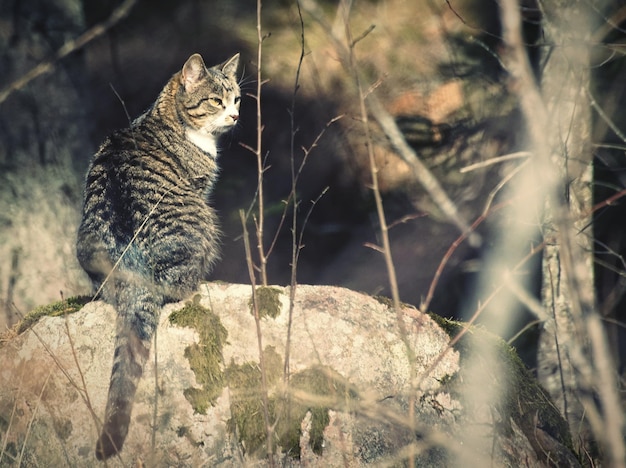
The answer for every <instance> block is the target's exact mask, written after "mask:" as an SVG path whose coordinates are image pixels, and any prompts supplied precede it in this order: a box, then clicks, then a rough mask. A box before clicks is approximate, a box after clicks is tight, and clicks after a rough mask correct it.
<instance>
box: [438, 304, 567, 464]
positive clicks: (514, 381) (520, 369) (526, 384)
mask: <svg viewBox="0 0 626 468" xmlns="http://www.w3.org/2000/svg"><path fill="white" fill-rule="evenodd" d="M429 316H430V317H431V318H432V319H433V320H434V321H435V322H436V323H437V324H438V325H439V326H440V327H441V328H442V329H443V330H444V331H445V332H446V333H447V334H448V335H449V336H450V338H451V339H452V338H454V337H456V336H457V335H458V334H459V333H461V332H462V331H463V330H464V329H465V328H467V326H468V325H467V324H464V323H462V322H457V321H454V320H450V319H446V318H443V317H441V316H439V315H437V314H433V313H430V314H429ZM476 340H486V341H488V342H490V345H491V349H493V352H495V353H497V356H496V360H497V361H498V362H500V363H502V366H500V369H502V370H503V371H504V372H505V375H493V376H492V377H493V378H492V379H491V380H492V382H496V383H497V384H499V385H501V386H502V389H501V390H500V392H499V394H500V395H502V397H501V399H500V401H498V402H494V404H495V406H496V407H497V408H498V410H499V412H500V413H501V415H502V417H503V419H506V417H510V418H511V419H512V420H513V421H515V423H516V424H517V425H518V426H519V427H520V429H521V430H522V431H523V432H524V433H525V434H526V437H527V438H528V440H529V441H530V442H531V444H533V446H534V442H535V441H536V431H537V429H541V430H543V431H545V432H546V433H547V434H549V435H550V436H551V437H552V438H554V439H555V440H556V441H557V442H558V443H559V444H561V445H563V446H564V447H565V448H566V449H567V450H569V451H571V453H572V454H574V453H575V452H574V450H573V445H572V438H571V434H570V431H569V427H568V426H567V422H566V421H565V419H564V418H563V417H562V416H561V414H560V412H559V411H558V409H557V408H556V407H555V406H554V403H553V402H552V400H551V399H550V397H549V395H548V393H547V392H546V390H545V389H544V388H543V387H542V386H541V385H540V384H539V382H538V381H537V380H536V379H535V377H534V376H533V375H532V374H531V373H530V371H529V370H528V369H527V368H526V366H525V365H524V363H523V362H522V360H521V359H520V358H519V356H518V355H517V352H516V351H515V349H514V348H513V347H511V346H509V345H508V344H507V343H506V342H505V341H504V340H502V339H501V338H499V337H497V336H495V335H493V334H491V333H489V332H487V331H486V330H484V329H483V328H481V327H480V326H470V328H469V330H468V331H467V333H466V334H465V335H464V336H463V337H461V339H460V340H459V341H457V343H456V344H455V345H454V348H455V349H456V350H457V351H458V352H459V354H460V357H461V366H460V368H461V371H460V372H459V374H457V375H456V376H454V377H452V378H451V379H449V380H447V381H446V382H445V386H446V387H447V388H448V390H449V391H450V392H451V393H453V394H456V396H457V397H459V398H461V399H462V395H460V394H459V392H458V391H457V384H458V385H463V383H462V382H464V381H467V380H468V378H469V377H468V376H463V372H464V369H467V367H468V366H467V365H466V363H467V360H468V358H469V357H471V356H472V353H473V352H475V348H476V347H475V346H474V343H475V341H476ZM534 448H535V451H536V452H537V455H538V456H541V455H542V453H541V452H542V451H543V450H542V449H541V448H540V447H534ZM543 455H545V454H543Z"/></svg>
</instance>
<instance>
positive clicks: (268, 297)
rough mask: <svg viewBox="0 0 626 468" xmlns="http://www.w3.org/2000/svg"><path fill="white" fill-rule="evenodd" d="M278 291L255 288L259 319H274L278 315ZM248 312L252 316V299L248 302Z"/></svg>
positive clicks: (262, 287)
mask: <svg viewBox="0 0 626 468" xmlns="http://www.w3.org/2000/svg"><path fill="white" fill-rule="evenodd" d="M280 294H281V291H280V289H276V288H268V287H267V286H261V287H258V288H256V300H257V304H258V306H259V317H271V318H276V317H278V316H279V315H280V310H281V305H280ZM248 305H249V306H250V312H251V313H252V314H253V315H254V303H253V301H252V298H250V301H249V302H248Z"/></svg>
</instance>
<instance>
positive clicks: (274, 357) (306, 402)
mask: <svg viewBox="0 0 626 468" xmlns="http://www.w3.org/2000/svg"><path fill="white" fill-rule="evenodd" d="M263 357H264V364H265V367H266V376H267V382H268V387H269V388H270V389H271V388H272V387H274V386H275V385H276V384H277V383H278V382H279V380H280V379H281V378H282V372H283V364H282V363H283V359H282V358H281V356H280V355H279V354H278V353H277V352H276V350H275V349H274V348H273V347H269V346H268V347H267V348H266V349H265V351H264V353H263ZM225 373H226V381H227V382H228V385H229V388H230V389H231V413H232V418H231V419H230V421H229V430H230V431H231V432H233V433H234V434H237V436H238V438H239V440H240V441H241V444H242V446H243V448H244V450H245V451H246V453H251V454H255V453H256V454H261V453H264V451H265V448H266V444H267V433H266V430H265V417H264V409H263V395H262V393H261V392H262V388H263V387H262V382H261V379H262V377H261V370H260V368H259V365H258V364H256V363H245V364H242V365H236V364H231V365H230V366H228V367H227V369H226V371H225ZM289 387H290V389H291V390H292V391H291V392H290V393H287V394H285V393H284V392H280V394H279V395H276V394H273V392H272V391H271V390H270V392H269V393H270V395H269V396H268V413H269V418H270V424H271V425H274V434H273V436H274V440H273V441H272V444H273V445H276V444H278V445H280V446H281V448H282V450H283V452H285V453H287V454H290V455H291V456H294V457H299V455H300V436H301V423H302V420H303V419H304V417H305V416H306V413H307V412H308V411H310V412H311V416H312V419H311V430H310V445H311V448H312V449H313V451H314V452H315V453H318V454H321V453H322V445H323V441H324V429H325V428H326V426H328V422H329V416H328V410H329V409H336V410H342V409H346V408H347V407H348V406H349V402H350V400H354V399H355V398H357V394H356V392H355V391H354V389H353V388H352V387H351V386H350V385H349V384H348V382H347V380H346V379H345V378H343V377H342V376H341V375H339V374H338V373H337V372H335V371H333V370H332V369H330V368H328V367H323V366H319V367H314V368H309V369H306V370H304V371H302V372H299V373H296V374H294V375H292V376H291V378H290V380H289Z"/></svg>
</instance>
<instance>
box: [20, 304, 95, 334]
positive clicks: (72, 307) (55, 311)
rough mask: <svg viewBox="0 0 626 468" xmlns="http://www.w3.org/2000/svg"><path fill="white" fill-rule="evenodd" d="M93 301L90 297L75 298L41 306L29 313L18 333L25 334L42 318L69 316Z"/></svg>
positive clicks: (22, 321)
mask: <svg viewBox="0 0 626 468" xmlns="http://www.w3.org/2000/svg"><path fill="white" fill-rule="evenodd" d="M90 301H91V297H90V296H74V297H70V298H68V299H64V300H62V301H57V302H54V303H52V304H48V305H45V306H40V307H37V308H35V309H33V310H32V311H30V312H29V313H27V314H26V315H25V316H24V318H23V319H22V320H21V321H20V322H19V323H18V324H17V326H16V333H17V334H18V335H19V334H20V333H23V332H25V331H26V330H28V329H29V328H30V327H32V326H33V325H35V324H36V323H37V322H39V320H40V319H41V318H42V317H46V316H49V317H62V316H65V315H68V314H73V313H74V312H78V311H79V310H80V309H82V308H83V306H84V305H85V304H87V303H88V302H90Z"/></svg>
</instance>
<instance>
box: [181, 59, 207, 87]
mask: <svg viewBox="0 0 626 468" xmlns="http://www.w3.org/2000/svg"><path fill="white" fill-rule="evenodd" d="M206 75H207V70H206V66H205V65H204V60H202V57H201V56H200V54H193V55H192V56H191V57H189V58H188V59H187V61H186V62H185V65H183V71H182V73H181V81H182V84H183V86H184V87H185V90H186V91H188V92H191V91H194V90H195V89H196V88H197V87H198V84H199V83H200V81H202V79H203V78H204V77H205V76H206Z"/></svg>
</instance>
